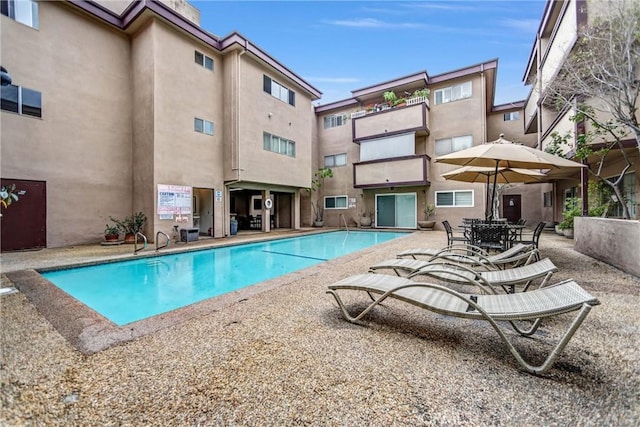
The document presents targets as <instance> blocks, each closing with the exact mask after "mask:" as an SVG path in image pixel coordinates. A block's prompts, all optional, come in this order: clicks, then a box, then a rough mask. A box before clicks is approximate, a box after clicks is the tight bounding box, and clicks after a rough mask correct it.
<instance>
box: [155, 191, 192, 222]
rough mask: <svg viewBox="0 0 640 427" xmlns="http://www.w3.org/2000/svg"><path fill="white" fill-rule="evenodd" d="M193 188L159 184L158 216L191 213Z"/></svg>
mask: <svg viewBox="0 0 640 427" xmlns="http://www.w3.org/2000/svg"><path fill="white" fill-rule="evenodd" d="M192 194H193V193H192V191H191V187H188V186H186V185H166V184H158V214H159V215H162V216H164V217H165V218H166V216H165V215H184V214H190V213H191V205H192Z"/></svg>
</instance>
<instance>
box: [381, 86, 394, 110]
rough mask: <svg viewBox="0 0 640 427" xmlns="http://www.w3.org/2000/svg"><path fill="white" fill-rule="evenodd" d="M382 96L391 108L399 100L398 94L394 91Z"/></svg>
mask: <svg viewBox="0 0 640 427" xmlns="http://www.w3.org/2000/svg"><path fill="white" fill-rule="evenodd" d="M382 96H383V97H384V100H385V101H386V102H387V104H388V105H389V107H393V105H394V104H395V102H396V101H397V100H398V97H397V96H396V93H395V92H394V91H392V90H388V91H386V92H385V93H384V94H382Z"/></svg>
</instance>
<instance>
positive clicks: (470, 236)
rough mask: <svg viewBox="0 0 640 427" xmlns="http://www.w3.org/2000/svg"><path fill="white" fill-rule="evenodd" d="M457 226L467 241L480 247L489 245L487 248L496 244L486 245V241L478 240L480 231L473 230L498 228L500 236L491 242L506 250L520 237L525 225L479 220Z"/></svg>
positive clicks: (495, 246)
mask: <svg viewBox="0 0 640 427" xmlns="http://www.w3.org/2000/svg"><path fill="white" fill-rule="evenodd" d="M458 228H459V229H461V230H463V234H464V236H465V237H466V238H467V243H469V244H472V245H476V246H480V247H482V246H487V247H489V249H497V248H498V245H490V244H489V245H488V244H487V243H483V242H482V241H481V240H478V239H479V237H478V236H479V235H481V234H482V232H474V231H478V230H479V229H487V228H493V229H499V230H496V233H497V234H502V237H501V238H500V239H499V241H498V240H496V241H494V242H493V243H499V246H500V247H501V248H502V250H506V249H509V248H510V247H511V246H512V245H513V244H514V243H515V242H517V241H518V240H519V239H520V238H521V236H522V230H524V229H525V228H526V226H525V225H521V224H508V223H501V222H493V223H489V224H486V223H481V222H473V223H472V222H464V223H462V224H460V225H459V226H458ZM474 229H475V230H474ZM501 231H504V233H501ZM494 234H495V233H494ZM492 240H493V239H492ZM491 246H494V247H491Z"/></svg>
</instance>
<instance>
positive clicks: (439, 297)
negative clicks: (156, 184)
mask: <svg viewBox="0 0 640 427" xmlns="http://www.w3.org/2000/svg"><path fill="white" fill-rule="evenodd" d="M345 290H356V291H365V292H367V294H369V296H370V297H371V299H372V300H373V302H372V303H371V304H369V305H368V306H367V307H366V308H365V309H364V310H362V312H360V313H359V314H357V315H355V316H353V315H351V314H350V313H349V312H348V310H347V308H346V306H345V304H344V303H343V302H342V299H341V298H340V296H339V295H338V292H340V291H345ZM327 293H329V294H331V295H333V297H334V298H335V299H336V302H337V303H338V305H339V306H340V309H341V310H342V314H343V315H344V317H345V318H346V319H347V320H348V321H349V322H352V323H359V321H360V320H361V319H362V318H363V317H364V316H365V315H366V314H367V313H369V312H370V311H371V310H373V309H374V308H375V307H376V306H377V305H378V304H380V303H381V302H383V301H384V300H385V299H387V298H389V297H391V298H395V299H399V300H401V301H404V302H407V303H409V304H413V305H416V306H418V307H420V308H423V309H425V310H429V311H433V312H435V313H438V314H444V315H447V316H454V317H461V318H466V319H477V320H486V321H488V322H489V323H490V324H491V326H492V327H493V328H494V329H495V331H496V332H497V333H498V335H499V336H500V338H501V339H502V341H503V342H504V343H505V345H506V346H507V348H509V351H511V354H512V355H513V356H514V357H515V358H516V360H517V361H518V363H519V364H520V366H522V367H523V368H524V369H525V370H526V371H527V372H530V373H533V374H541V373H544V372H546V371H548V370H549V369H551V367H552V366H553V363H554V362H555V360H556V358H557V356H558V355H559V354H560V352H561V351H562V350H563V349H564V347H565V346H566V345H567V343H568V342H569V340H570V339H571V337H572V336H573V334H574V333H575V332H576V330H577V329H578V328H579V327H580V325H581V324H582V322H583V320H584V319H585V317H586V316H587V314H589V311H590V310H591V307H592V306H594V305H597V304H599V301H598V300H597V299H596V298H595V297H594V296H592V295H590V294H589V293H588V292H586V291H585V290H584V289H582V288H581V287H580V286H579V285H578V284H577V283H576V282H574V281H573V280H567V281H564V282H560V283H558V284H556V285H552V286H547V287H544V288H541V289H536V290H533V291H530V292H524V293H517V294H500V295H475V294H464V293H460V292H457V291H455V290H453V289H450V288H447V287H445V286H441V285H436V284H432V283H420V282H414V281H412V280H411V279H407V278H404V277H396V276H389V275H385V274H359V275H355V276H351V277H347V278H345V279H343V280H340V281H338V282H336V283H334V284H332V285H330V286H329V290H328V291H327ZM374 295H375V296H374ZM575 310H579V313H578V315H577V316H576V318H575V319H574V320H573V322H572V323H571V325H570V326H569V328H568V329H567V331H566V332H565V333H564V334H563V335H562V337H561V338H560V340H559V341H558V343H557V344H556V345H555V347H554V348H553V350H552V351H551V352H550V353H549V354H548V355H547V357H546V360H545V361H544V362H543V363H542V364H541V365H539V366H534V365H531V364H529V363H528V362H527V361H525V360H524V358H523V357H522V356H521V355H520V353H519V352H518V350H517V349H516V348H515V347H514V346H513V344H512V343H511V341H509V339H508V338H507V336H506V335H505V333H504V332H503V331H502V329H501V327H500V326H499V325H498V322H501V321H508V322H509V323H510V324H511V326H512V327H513V328H514V329H515V330H516V331H517V332H518V333H519V334H520V335H522V336H531V335H533V334H534V333H535V332H536V330H537V329H538V327H539V326H540V323H541V321H542V319H544V318H547V317H552V316H556V315H558V314H563V313H569V312H572V311H575ZM522 320H533V324H532V325H531V327H530V328H529V329H522V328H520V327H519V326H518V325H517V324H516V323H515V322H517V321H522Z"/></svg>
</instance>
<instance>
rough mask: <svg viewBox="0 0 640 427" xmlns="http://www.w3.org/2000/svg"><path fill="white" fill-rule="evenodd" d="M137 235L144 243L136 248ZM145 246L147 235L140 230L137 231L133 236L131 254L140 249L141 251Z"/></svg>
mask: <svg viewBox="0 0 640 427" xmlns="http://www.w3.org/2000/svg"><path fill="white" fill-rule="evenodd" d="M138 236H140V237H142V240H144V245H143V246H142V247H141V248H140V249H138ZM146 248H147V236H145V235H144V234H142V233H141V232H139V231H138V232H137V233H136V235H135V236H133V254H134V255H135V254H137V253H138V252H140V251H143V250H145V249H146Z"/></svg>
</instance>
